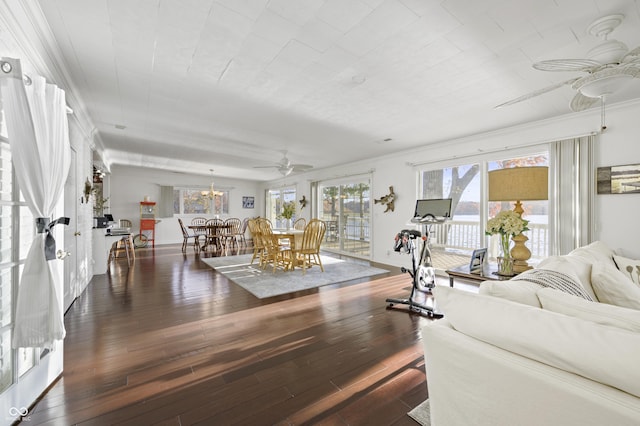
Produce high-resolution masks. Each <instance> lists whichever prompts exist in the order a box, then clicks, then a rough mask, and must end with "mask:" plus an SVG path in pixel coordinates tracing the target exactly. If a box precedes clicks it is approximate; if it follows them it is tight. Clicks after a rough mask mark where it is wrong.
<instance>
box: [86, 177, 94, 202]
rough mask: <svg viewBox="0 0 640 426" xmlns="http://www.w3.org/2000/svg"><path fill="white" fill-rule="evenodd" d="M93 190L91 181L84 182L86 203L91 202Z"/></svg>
mask: <svg viewBox="0 0 640 426" xmlns="http://www.w3.org/2000/svg"><path fill="white" fill-rule="evenodd" d="M92 189H93V187H92V185H91V181H90V180H89V178H87V180H86V181H85V182H84V202H85V203H88V202H89V197H90V196H91V190H92Z"/></svg>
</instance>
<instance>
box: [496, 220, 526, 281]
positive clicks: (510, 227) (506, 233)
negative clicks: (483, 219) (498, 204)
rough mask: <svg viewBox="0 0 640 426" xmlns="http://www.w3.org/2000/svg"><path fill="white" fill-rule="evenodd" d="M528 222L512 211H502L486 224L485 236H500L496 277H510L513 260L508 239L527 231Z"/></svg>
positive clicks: (512, 273)
mask: <svg viewBox="0 0 640 426" xmlns="http://www.w3.org/2000/svg"><path fill="white" fill-rule="evenodd" d="M528 225H529V221H528V220H524V219H522V218H521V217H520V215H519V214H518V213H516V212H514V211H512V210H504V211H501V212H500V213H498V214H497V215H496V216H495V217H494V218H492V219H489V221H488V222H487V231H486V234H487V235H495V234H498V235H499V236H500V250H501V251H502V253H501V256H500V257H498V272H497V273H498V275H505V276H512V275H515V274H514V272H513V259H512V257H511V253H510V251H509V244H510V242H509V237H515V236H518V235H520V234H522V233H523V232H524V231H528V230H529V227H528Z"/></svg>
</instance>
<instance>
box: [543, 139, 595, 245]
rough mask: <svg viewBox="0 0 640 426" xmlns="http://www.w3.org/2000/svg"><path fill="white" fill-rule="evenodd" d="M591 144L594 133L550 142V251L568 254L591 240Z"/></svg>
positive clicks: (592, 160) (592, 217)
mask: <svg viewBox="0 0 640 426" xmlns="http://www.w3.org/2000/svg"><path fill="white" fill-rule="evenodd" d="M594 144H595V136H593V135H587V136H582V137H578V138H573V139H567V140H562V141H558V142H554V143H553V144H552V145H551V150H550V152H551V165H550V169H551V170H552V173H550V174H549V176H550V177H551V179H552V182H551V187H552V190H551V193H550V194H549V195H550V196H551V198H550V203H549V206H550V207H551V209H552V217H553V220H552V222H551V223H552V224H553V226H554V229H551V230H550V231H551V232H550V233H549V234H550V235H553V236H554V237H553V238H552V241H550V242H551V245H550V247H549V249H550V253H553V254H556V255H561V254H567V253H569V252H570V251H571V250H573V249H575V248H577V247H581V246H584V245H586V244H589V243H591V242H593V234H594V222H595V220H594V213H593V212H594V194H595V176H594V170H595V168H594V158H593V155H594V154H593V152H594Z"/></svg>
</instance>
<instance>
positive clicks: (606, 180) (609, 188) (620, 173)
mask: <svg viewBox="0 0 640 426" xmlns="http://www.w3.org/2000/svg"><path fill="white" fill-rule="evenodd" d="M596 176H597V185H598V190H597V192H598V194H631V193H639V192H640V164H630V165H626V166H611V167H598V169H597V170H596Z"/></svg>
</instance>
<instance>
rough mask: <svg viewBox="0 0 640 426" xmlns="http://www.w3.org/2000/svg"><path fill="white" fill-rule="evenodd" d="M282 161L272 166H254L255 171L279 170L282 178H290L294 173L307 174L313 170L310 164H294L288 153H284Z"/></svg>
mask: <svg viewBox="0 0 640 426" xmlns="http://www.w3.org/2000/svg"><path fill="white" fill-rule="evenodd" d="M282 155H283V157H282V159H281V160H280V161H279V162H277V163H275V164H273V165H270V166H254V168H255V169H268V168H275V169H278V171H279V172H280V174H281V175H282V176H289V175H290V174H291V173H294V172H306V171H307V170H310V169H312V168H313V166H312V165H310V164H293V163H292V162H291V160H289V158H287V151H282Z"/></svg>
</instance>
